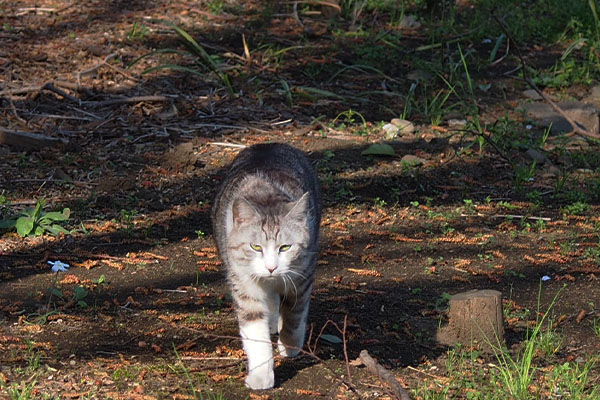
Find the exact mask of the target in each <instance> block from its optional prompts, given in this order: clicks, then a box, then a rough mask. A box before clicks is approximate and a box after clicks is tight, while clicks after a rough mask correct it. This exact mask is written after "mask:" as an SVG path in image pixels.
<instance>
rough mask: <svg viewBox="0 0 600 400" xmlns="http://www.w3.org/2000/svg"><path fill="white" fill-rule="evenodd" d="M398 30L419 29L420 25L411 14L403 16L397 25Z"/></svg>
mask: <svg viewBox="0 0 600 400" xmlns="http://www.w3.org/2000/svg"><path fill="white" fill-rule="evenodd" d="M398 27H399V28H400V29H417V28H420V27H421V23H420V22H419V21H418V20H417V17H415V16H414V15H412V14H405V15H404V16H403V17H402V19H401V20H400V23H399V24H398Z"/></svg>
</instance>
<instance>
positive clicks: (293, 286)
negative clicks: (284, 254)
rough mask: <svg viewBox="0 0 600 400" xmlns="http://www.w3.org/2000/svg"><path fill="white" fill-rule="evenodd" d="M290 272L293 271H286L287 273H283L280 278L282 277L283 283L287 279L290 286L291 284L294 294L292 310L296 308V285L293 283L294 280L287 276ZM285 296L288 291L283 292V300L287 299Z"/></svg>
mask: <svg viewBox="0 0 600 400" xmlns="http://www.w3.org/2000/svg"><path fill="white" fill-rule="evenodd" d="M290 272H293V271H291V270H288V271H287V273H285V274H284V275H282V276H283V277H284V281H285V280H286V279H288V280H289V282H290V284H291V286H292V288H293V289H294V290H293V292H294V305H293V306H292V308H294V307H295V306H296V303H297V302H298V288H297V287H296V284H295V283H294V279H293V278H292V277H291V276H289V275H288V274H289V273H290ZM290 292H291V291H290ZM287 294H288V291H287V290H286V292H285V295H284V298H285V299H287Z"/></svg>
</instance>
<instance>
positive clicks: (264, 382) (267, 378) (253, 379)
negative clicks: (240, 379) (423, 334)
mask: <svg viewBox="0 0 600 400" xmlns="http://www.w3.org/2000/svg"><path fill="white" fill-rule="evenodd" d="M274 385H275V374H274V373H273V371H269V372H268V373H266V374H264V373H263V374H259V373H257V372H254V373H250V374H248V377H247V378H246V386H248V387H249V388H250V389H252V390H264V389H271V388H272V387H273V386H274Z"/></svg>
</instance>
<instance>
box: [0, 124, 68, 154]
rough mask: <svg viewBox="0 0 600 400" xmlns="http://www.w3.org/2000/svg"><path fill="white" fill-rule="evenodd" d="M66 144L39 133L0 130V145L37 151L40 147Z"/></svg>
mask: <svg viewBox="0 0 600 400" xmlns="http://www.w3.org/2000/svg"><path fill="white" fill-rule="evenodd" d="M66 143H67V142H66V140H64V139H59V138H55V137H50V136H46V135H42V134H39V133H32V132H24V131H15V130H11V129H6V128H0V144H9V145H13V146H18V147H24V148H26V149H30V150H37V149H39V148H41V147H48V146H56V145H57V144H66Z"/></svg>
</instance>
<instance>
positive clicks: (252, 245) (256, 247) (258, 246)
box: [250, 243, 262, 251]
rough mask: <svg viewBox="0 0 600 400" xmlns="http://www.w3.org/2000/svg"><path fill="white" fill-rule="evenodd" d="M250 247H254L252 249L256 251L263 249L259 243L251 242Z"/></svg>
mask: <svg viewBox="0 0 600 400" xmlns="http://www.w3.org/2000/svg"><path fill="white" fill-rule="evenodd" d="M250 247H251V248H252V250H254V251H262V246H260V245H258V244H252V243H250Z"/></svg>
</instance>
